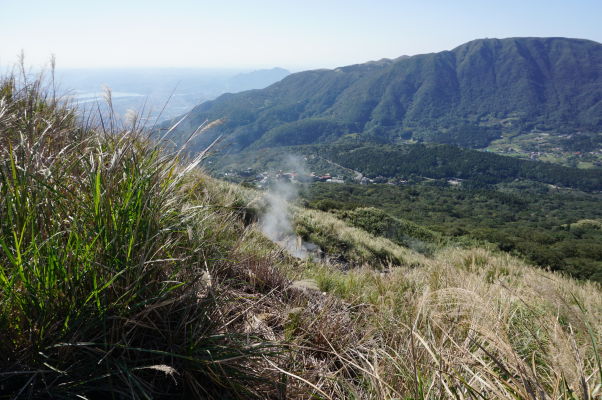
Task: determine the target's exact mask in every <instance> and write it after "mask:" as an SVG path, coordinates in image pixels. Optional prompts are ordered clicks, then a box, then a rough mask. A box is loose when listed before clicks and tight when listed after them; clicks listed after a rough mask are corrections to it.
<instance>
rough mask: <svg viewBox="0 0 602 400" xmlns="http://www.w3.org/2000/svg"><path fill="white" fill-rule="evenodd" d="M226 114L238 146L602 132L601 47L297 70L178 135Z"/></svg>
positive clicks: (515, 41) (533, 44) (473, 142)
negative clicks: (355, 136) (354, 137)
mask: <svg viewBox="0 0 602 400" xmlns="http://www.w3.org/2000/svg"><path fill="white" fill-rule="evenodd" d="M218 118H223V119H224V121H225V123H224V124H222V125H221V126H220V127H219V128H217V129H216V130H215V131H214V132H213V135H207V137H206V138H205V142H203V143H200V144H199V146H203V145H205V144H206V142H208V141H209V140H211V139H212V138H213V137H216V136H217V135H219V134H224V135H226V138H227V140H226V142H227V143H229V144H230V147H231V149H243V148H262V147H271V146H283V145H299V144H311V143H322V142H332V141H334V140H336V139H337V138H338V137H340V136H341V135H343V134H346V133H360V134H361V135H362V136H363V137H364V138H367V139H369V140H376V141H380V142H389V143H395V142H397V141H400V140H406V139H414V140H423V141H433V142H439V143H449V144H456V145H460V146H464V147H485V146H487V145H488V144H489V143H490V142H491V141H492V140H494V139H497V138H501V137H502V136H503V135H516V134H522V133H527V132H531V131H532V130H534V129H536V130H546V131H553V133H554V134H557V133H577V132H594V133H597V132H601V131H602V45H600V44H599V43H597V42H593V41H588V40H580V39H566V38H509V39H483V40H475V41H472V42H469V43H466V44H463V45H461V46H459V47H457V48H455V49H453V50H451V51H443V52H440V53H433V54H422V55H417V56H412V57H401V58H399V59H395V60H381V61H378V62H369V63H365V64H359V65H351V66H347V67H342V68H336V69H334V70H314V71H306V72H301V73H296V74H292V75H290V76H288V77H287V78H285V79H283V80H282V81H280V82H278V83H276V84H274V85H272V86H270V87H268V88H266V89H263V90H253V91H248V92H243V93H239V94H234V95H224V96H221V97H219V98H218V99H216V100H214V101H211V102H206V103H203V104H201V105H199V106H197V107H196V108H195V109H194V110H193V111H192V113H191V115H190V116H189V117H188V118H187V120H186V121H184V122H183V123H182V124H181V125H180V127H179V129H178V130H177V132H179V133H182V134H184V133H186V132H189V131H190V130H192V129H193V128H195V127H196V126H198V125H199V124H200V123H202V121H204V120H206V119H209V120H214V119H218Z"/></svg>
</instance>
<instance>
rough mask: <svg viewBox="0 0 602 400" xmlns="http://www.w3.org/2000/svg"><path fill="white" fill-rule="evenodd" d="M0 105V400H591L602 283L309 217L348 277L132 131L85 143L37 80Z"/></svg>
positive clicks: (246, 199) (223, 187)
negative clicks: (294, 250)
mask: <svg viewBox="0 0 602 400" xmlns="http://www.w3.org/2000/svg"><path fill="white" fill-rule="evenodd" d="M1 97H2V100H1V101H0V130H1V135H0V140H1V141H2V142H1V146H0V194H1V195H0V240H1V244H2V246H1V250H0V337H2V338H5V340H2V341H0V354H2V355H3V356H4V358H0V387H1V388H2V390H1V391H0V392H1V394H0V398H13V397H19V396H21V397H24V398H48V397H51V396H52V397H54V398H73V397H75V396H76V395H80V396H85V397H86V398H91V399H96V398H107V397H108V396H112V397H113V398H165V397H166V396H167V395H173V396H176V398H253V397H256V398H276V399H277V398H280V399H282V398H309V397H312V396H314V397H316V398H361V399H382V398H394V397H395V398H411V399H418V398H420V399H426V398H442V397H451V398H453V397H455V398H475V399H476V398H483V397H485V398H513V399H516V398H520V399H535V398H541V393H547V394H548V396H549V397H551V398H556V399H565V398H566V399H570V398H586V397H587V396H589V398H593V397H595V396H599V395H600V384H601V383H602V381H601V374H602V371H600V365H599V361H597V360H596V358H595V355H596V354H597V353H598V352H599V347H596V346H599V343H600V342H601V341H602V295H601V293H600V287H599V286H597V285H595V284H593V283H583V282H576V281H573V280H571V279H568V278H564V277H562V276H560V275H557V274H553V273H548V272H545V271H541V270H539V269H534V268H531V267H528V266H526V265H524V264H522V263H521V262H520V261H518V260H516V259H515V258H512V257H510V256H507V255H503V254H497V253H491V252H488V251H486V250H483V249H478V248H475V249H456V248H446V249H443V250H440V251H439V252H437V253H435V254H434V255H432V256H430V257H427V256H424V255H422V254H419V253H416V252H414V251H413V250H410V249H408V248H405V247H402V246H400V245H398V244H395V243H394V242H392V241H390V240H388V239H385V238H382V237H375V236H373V235H371V234H369V233H367V232H366V231H363V230H362V229H359V228H357V227H352V226H350V225H348V224H347V223H345V222H344V221H342V220H340V219H337V218H336V217H335V216H333V215H331V214H328V213H322V212H320V211H315V210H313V211H311V210H306V209H302V208H296V209H294V210H293V211H294V214H295V221H296V229H297V231H298V232H299V233H300V234H302V235H304V236H305V237H306V238H309V239H310V240H313V241H315V242H317V243H319V244H320V245H322V246H323V247H324V249H325V250H329V251H331V252H338V253H341V254H343V255H344V256H345V258H346V259H347V260H349V261H351V262H350V263H349V267H351V269H349V270H347V271H342V270H341V269H340V268H338V267H337V266H335V265H330V264H324V263H316V262H309V261H299V260H295V259H292V258H290V257H288V256H287V255H286V254H283V253H282V251H280V250H279V249H278V248H276V246H275V245H274V244H272V243H271V242H269V241H268V240H267V239H266V238H264V237H263V235H261V234H260V233H259V231H258V230H257V229H256V227H255V224H254V223H253V221H254V217H255V215H256V214H257V212H258V209H259V207H258V206H257V204H258V203H259V201H258V196H259V194H258V193H257V192H254V191H250V190H247V189H243V188H241V187H238V186H234V185H229V184H225V183H222V182H219V181H214V180H212V179H210V178H208V177H206V176H204V175H202V174H200V173H198V172H197V171H196V170H195V169H193V168H192V167H193V166H194V163H192V164H182V163H181V162H180V161H178V157H177V155H174V154H167V153H166V152H165V151H163V150H161V149H159V148H158V147H156V145H154V144H152V143H150V142H148V141H146V140H145V139H144V138H143V136H141V135H140V133H136V132H137V131H138V129H137V128H136V125H135V124H133V125H132V124H130V125H127V126H124V127H122V128H123V129H121V128H116V129H115V130H114V131H113V132H111V134H105V133H103V132H102V129H94V128H92V127H82V126H81V125H80V124H79V123H78V122H77V121H75V119H74V118H73V116H72V114H71V113H70V112H68V111H67V110H66V109H65V108H64V107H62V106H61V105H60V104H55V102H54V100H53V99H52V98H51V97H47V98H44V92H43V91H42V90H41V89H40V87H39V85H38V83H36V82H34V83H32V84H30V85H29V86H26V87H25V88H24V89H22V90H17V89H16V87H15V85H14V84H12V83H10V82H5V83H4V84H3V85H2V86H1ZM106 126H108V124H107V122H106V121H105V127H106ZM186 165H188V166H189V167H190V168H187V167H186Z"/></svg>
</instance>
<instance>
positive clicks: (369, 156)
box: [315, 144, 602, 191]
mask: <svg viewBox="0 0 602 400" xmlns="http://www.w3.org/2000/svg"><path fill="white" fill-rule="evenodd" d="M315 151H316V152H317V153H318V154H320V155H322V156H323V157H325V158H327V159H329V160H332V161H334V162H336V163H338V164H340V165H342V166H344V167H348V168H352V169H355V170H358V171H360V172H361V173H363V174H365V175H367V176H369V177H372V178H374V177H376V176H379V175H380V176H384V177H387V178H404V179H408V178H412V177H413V176H423V177H428V178H432V179H446V178H460V179H466V180H468V181H469V182H466V183H465V186H466V185H470V186H473V187H481V186H485V185H490V184H495V183H501V182H508V181H512V180H515V179H521V180H532V181H537V182H542V183H548V184H551V185H556V186H562V187H571V188H575V189H580V190H585V191H599V190H602V170H600V169H591V170H581V169H577V168H568V167H563V166H559V165H555V164H550V163H543V162H537V161H531V160H520V159H516V158H512V157H505V156H500V155H497V154H492V153H487V152H482V151H474V150H467V149H462V148H459V147H455V146H446V145H426V144H412V145H401V146H393V145H362V146H357V145H338V146H337V145H330V146H320V147H315Z"/></svg>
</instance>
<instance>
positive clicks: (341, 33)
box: [0, 0, 602, 70]
mask: <svg viewBox="0 0 602 400" xmlns="http://www.w3.org/2000/svg"><path fill="white" fill-rule="evenodd" d="M601 18H602V0H504V1H489V0H447V1H443V0H413V1H406V0H397V1H394V0H253V1H251V0H214V1H204V0H196V1H194V0H164V1H154V0H145V1H139V0H119V1H117V0H102V1H96V0H79V1H75V0H36V1H31V0H0V65H7V64H12V63H13V62H14V61H15V60H16V59H17V55H18V54H19V53H20V52H21V50H23V51H24V52H25V59H26V63H27V64H28V65H33V66H38V65H42V64H44V63H45V62H46V61H47V60H48V59H49V57H50V54H55V55H56V58H57V63H58V66H59V67H140V66H150V67H241V68H257V67H273V66H281V67H285V68H289V69H293V70H299V69H306V68H318V67H328V68H330V67H335V66H339V65H347V64H353V63H360V62H365V61H368V60H373V59H380V58H383V57H387V58H394V57H398V56H400V55H404V54H408V55H412V54H418V53H428V52H434V51H441V50H446V49H451V48H453V47H456V46H458V45H460V44H462V43H464V42H467V41H469V40H472V39H476V38H484V37H499V38H501V37H510V36H567V37H576V38H586V39H591V40H595V41H598V42H602V22H601Z"/></svg>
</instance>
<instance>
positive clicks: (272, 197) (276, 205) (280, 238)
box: [259, 155, 320, 259]
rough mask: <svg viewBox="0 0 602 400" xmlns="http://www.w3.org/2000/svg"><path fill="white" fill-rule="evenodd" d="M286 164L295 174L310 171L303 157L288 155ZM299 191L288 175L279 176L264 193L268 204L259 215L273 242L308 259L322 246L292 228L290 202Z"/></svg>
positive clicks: (294, 254)
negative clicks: (305, 239)
mask: <svg viewBox="0 0 602 400" xmlns="http://www.w3.org/2000/svg"><path fill="white" fill-rule="evenodd" d="M286 161H287V162H286V166H287V167H288V168H289V171H290V172H292V173H293V174H298V175H308V174H307V171H306V169H305V166H304V163H303V160H302V159H301V158H300V157H295V156H292V155H291V156H288V157H287V160H286ZM298 195H299V192H298V190H297V187H296V186H295V185H294V184H293V183H292V182H290V181H289V178H288V176H287V178H281V179H278V180H277V181H276V182H275V183H274V184H272V185H271V187H270V189H269V191H268V192H267V193H266V195H265V200H266V202H267V207H266V211H265V213H264V214H263V215H262V216H261V217H260V218H259V226H260V228H261V231H262V232H263V233H264V234H265V235H266V236H267V237H268V238H269V239H270V240H272V241H273V242H275V243H277V244H278V245H280V247H282V248H283V249H285V250H286V251H287V252H288V253H289V254H291V255H292V256H294V257H297V258H301V259H306V258H312V259H313V258H317V255H318V253H319V251H320V249H319V247H318V246H316V245H315V244H313V243H308V242H305V241H304V240H302V239H301V237H299V236H297V235H296V234H295V232H294V230H293V224H292V217H291V213H290V210H289V202H292V201H294V200H295V199H296V198H297V197H298Z"/></svg>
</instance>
